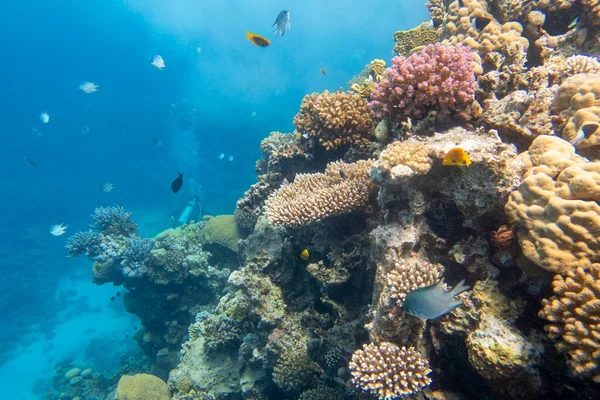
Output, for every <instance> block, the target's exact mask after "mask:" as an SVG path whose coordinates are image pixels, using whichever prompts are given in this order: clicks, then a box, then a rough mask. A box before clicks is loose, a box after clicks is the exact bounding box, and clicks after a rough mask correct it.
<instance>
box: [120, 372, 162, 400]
mask: <svg viewBox="0 0 600 400" xmlns="http://www.w3.org/2000/svg"><path fill="white" fill-rule="evenodd" d="M116 398H117V399H118V400H169V399H170V398H171V395H170V394H169V389H168V388H167V384H166V383H165V382H164V381H163V380H162V379H160V378H159V377H157V376H154V375H149V374H137V375H133V376H129V375H123V377H121V379H120V380H119V386H118V387H117V394H116Z"/></svg>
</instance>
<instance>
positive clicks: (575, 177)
mask: <svg viewBox="0 0 600 400" xmlns="http://www.w3.org/2000/svg"><path fill="white" fill-rule="evenodd" d="M524 158H525V163H526V164H527V165H529V166H530V167H531V168H530V169H529V171H527V172H526V174H525V176H524V178H523V182H522V183H521V186H520V187H519V189H518V190H516V191H514V192H512V193H511V194H510V196H509V199H508V202H507V203H506V207H505V210H506V213H507V214H508V217H509V219H510V220H511V221H512V222H513V223H515V224H517V226H518V227H519V231H518V237H519V242H520V244H521V248H522V250H523V254H524V255H525V256H526V257H527V258H528V259H530V260H531V261H533V262H535V263H536V264H537V265H539V266H540V267H542V268H544V269H546V270H549V271H552V272H555V273H560V274H565V273H567V272H568V271H570V270H575V269H577V268H579V267H582V268H589V267H590V265H591V264H592V263H593V262H594V261H596V260H598V255H599V254H600V205H599V204H598V202H599V201H600V162H589V161H588V160H587V159H585V158H583V157H580V156H578V155H576V154H575V148H574V147H573V146H571V145H570V144H569V143H567V142H565V141H564V140H562V139H559V138H557V137H553V136H539V137H537V138H536V139H535V140H534V141H533V143H532V144H531V147H530V148H529V151H528V153H526V154H525V156H524Z"/></svg>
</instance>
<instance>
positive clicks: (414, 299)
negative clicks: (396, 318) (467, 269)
mask: <svg viewBox="0 0 600 400" xmlns="http://www.w3.org/2000/svg"><path fill="white" fill-rule="evenodd" d="M443 287H444V279H443V278H442V280H440V281H439V282H438V283H437V284H435V285H431V286H427V287H424V288H420V289H415V290H413V291H412V292H410V293H408V294H407V295H406V298H405V299H404V309H405V310H406V312H407V313H409V314H410V315H413V316H415V317H419V318H423V319H436V318H438V317H441V316H442V315H446V314H448V313H449V312H450V311H452V310H454V309H455V308H456V307H458V306H461V305H462V304H463V303H462V301H460V300H455V299H454V296H456V295H457V294H461V293H462V292H464V291H465V290H468V289H470V286H466V285H465V280H464V279H463V280H462V281H460V282H459V283H458V284H457V285H456V286H454V288H453V289H452V290H448V291H445V290H444V289H443Z"/></svg>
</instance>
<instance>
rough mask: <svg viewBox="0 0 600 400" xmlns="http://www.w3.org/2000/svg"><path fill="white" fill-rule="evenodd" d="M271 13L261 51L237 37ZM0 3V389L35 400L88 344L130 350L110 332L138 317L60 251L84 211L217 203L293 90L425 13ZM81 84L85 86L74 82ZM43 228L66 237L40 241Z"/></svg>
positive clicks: (343, 65) (404, 8)
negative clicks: (89, 88) (39, 388)
mask: <svg viewBox="0 0 600 400" xmlns="http://www.w3.org/2000/svg"><path fill="white" fill-rule="evenodd" d="M282 9H289V10H290V13H291V31H289V32H287V33H286V35H285V36H284V37H280V38H277V39H273V40H272V45H271V46H270V47H268V48H259V47H256V46H253V45H252V44H251V43H250V42H249V41H247V40H246V39H245V31H246V30H250V31H252V32H256V33H258V34H262V35H264V36H267V37H271V24H272V23H273V21H274V20H275V17H276V16H277V14H278V13H279V12H280V11H281V10H282ZM0 11H1V13H0V15H1V17H0V48H1V49H2V63H1V65H0V71H1V73H0V93H2V97H1V98H0V123H1V132H2V134H1V136H0V137H1V139H2V143H1V149H2V157H0V164H1V170H2V171H3V172H2V175H1V177H0V180H1V182H0V201H1V204H0V205H1V210H2V214H1V215H2V223H1V224H0V232H2V236H1V237H2V240H1V241H0V257H1V259H2V261H1V262H0V271H1V273H2V279H0V320H1V321H2V329H1V330H0V388H1V389H0V392H2V394H3V395H2V398H11V399H13V398H14V399H22V398H23V399H29V398H38V397H37V396H34V394H33V393H32V385H33V384H34V382H35V381H36V380H39V379H42V380H43V379H49V378H51V375H52V374H53V366H54V364H55V363H57V362H58V361H60V360H62V359H64V358H65V357H73V358H75V359H79V360H81V361H82V362H83V363H86V362H87V363H89V364H90V365H91V364H94V366H97V365H98V364H99V362H98V357H94V356H93V353H94V350H93V349H94V347H93V345H94V343H95V344H98V343H102V341H106V340H109V341H112V342H113V343H118V345H116V346H115V348H114V349H113V352H112V353H111V356H114V358H115V360H116V359H117V358H119V357H120V355H122V354H126V353H127V352H131V351H135V350H136V349H135V343H134V342H133V341H132V340H130V339H129V340H128V339H127V338H125V336H126V335H128V333H127V332H130V330H131V329H133V327H135V326H136V324H137V321H136V320H135V318H134V317H133V316H131V315H129V314H127V313H126V312H125V311H124V309H123V307H122V305H119V304H117V303H115V302H111V301H110V297H111V296H114V295H115V293H116V292H117V291H118V290H119V289H118V288H115V287H109V286H104V287H100V286H95V285H93V284H92V283H91V273H90V267H91V265H90V263H89V261H87V260H85V259H84V258H80V259H68V258H66V252H65V249H64V245H65V240H66V238H67V237H68V236H69V234H72V233H74V232H76V231H79V230H85V229H87V227H88V225H89V224H90V217H89V215H90V213H91V212H92V211H93V210H94V208H96V207H98V206H110V205H122V206H124V207H125V209H126V210H128V211H130V212H132V213H133V215H134V219H135V220H136V221H137V222H138V223H139V224H140V234H141V235H142V236H149V235H155V234H156V233H158V232H160V231H161V230H163V229H166V228H169V227H170V215H171V213H172V212H173V210H174V209H176V208H177V207H180V206H181V205H182V204H185V202H187V201H188V200H189V199H190V198H191V197H192V196H194V195H197V194H198V193H199V194H200V196H201V198H202V205H203V209H204V213H206V214H212V215H217V214H231V213H233V211H234V207H235V202H236V201H237V199H238V198H240V197H241V196H242V194H243V193H244V191H245V190H247V189H248V187H249V186H250V185H251V184H252V183H254V181H255V172H254V168H255V162H256V160H257V159H258V158H260V152H259V143H260V140H261V139H262V138H264V137H266V136H267V135H268V134H269V132H271V131H275V130H277V131H282V132H290V131H292V130H293V124H292V121H293V117H294V115H295V113H296V112H297V111H298V108H299V105H300V102H301V100H302V97H303V96H304V95H305V94H308V93H312V92H315V91H317V92H321V91H323V90H325V89H329V90H337V89H338V88H340V87H344V88H345V87H346V82H347V80H348V79H349V78H350V77H352V76H354V75H356V74H357V73H358V72H360V71H361V70H362V68H363V67H364V65H365V64H367V63H368V62H369V61H371V60H372V59H374V58H384V59H389V58H390V57H391V49H392V47H393V41H392V34H393V32H395V31H396V30H399V29H409V28H411V27H413V26H415V25H416V23H417V22H421V21H426V20H427V18H428V17H427V12H426V9H425V7H423V2H422V1H414V0H411V1H397V0H380V1H378V2H377V4H376V5H373V2H369V1H358V0H352V1H348V0H346V1H328V2H323V1H321V0H294V1H287V2H280V1H277V2H276V1H267V0H256V1H254V2H240V1H235V0H210V1H198V0H181V1H172V0H86V1H81V0H61V1H55V2H49V1H39V0H36V1H31V0H22V1H14V2H4V3H3V5H2V6H0ZM155 54H160V55H161V56H162V57H163V59H164V60H165V64H166V67H165V68H164V69H162V70H159V69H157V68H155V67H153V66H152V65H151V64H150V63H151V61H152V58H153V56H154V55H155ZM321 68H324V69H326V70H327V72H328V75H326V76H324V75H322V74H321V73H319V69H321ZM85 81H91V82H94V83H96V84H97V85H99V88H98V91H97V92H95V93H89V94H87V93H84V92H82V91H81V90H79V89H78V87H79V85H80V84H81V83H83V82H85ZM44 111H46V112H47V113H48V114H49V116H50V121H49V123H47V124H44V123H42V121H41V120H40V117H39V116H40V114H41V113H42V112H44ZM88 130H89V132H87V131H88ZM84 132H87V134H84ZM160 142H162V143H164V144H163V145H161V146H158V145H157V144H158V143H160ZM221 153H223V154H224V155H225V157H223V158H222V159H219V154H221ZM229 156H233V160H232V161H228V158H229ZM25 157H28V158H29V159H31V160H34V161H35V162H36V163H37V164H38V165H37V166H32V165H30V164H28V163H27V162H26V161H25ZM179 172H183V173H184V179H185V181H184V187H183V189H182V190H181V192H179V193H177V194H173V193H172V192H171V190H170V188H169V185H170V183H171V181H172V180H173V179H174V178H175V177H177V174H178V173H179ZM104 182H111V183H113V184H114V190H112V191H111V192H109V193H105V192H103V191H101V190H100V188H101V185H102V184H103V183H104ZM60 223H63V224H67V225H68V231H67V234H66V235H63V236H58V237H55V236H52V235H51V234H50V233H49V229H50V227H51V226H52V225H54V224H60ZM90 346H92V347H90ZM99 347H100V348H102V346H99ZM103 354H105V353H103ZM115 362H116V361H115ZM105 364H106V365H102V368H111V367H112V366H113V364H114V363H113V364H111V360H105Z"/></svg>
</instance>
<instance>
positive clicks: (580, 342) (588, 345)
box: [539, 263, 600, 382]
mask: <svg viewBox="0 0 600 400" xmlns="http://www.w3.org/2000/svg"><path fill="white" fill-rule="evenodd" d="M552 288H553V292H554V293H553V296H552V297H550V299H544V300H543V301H542V304H543V306H544V307H543V308H542V309H541V310H540V312H539V316H540V317H541V318H544V319H546V320H548V322H549V323H548V324H547V325H546V327H545V329H546V331H547V332H548V336H550V337H551V338H552V339H558V340H559V341H558V343H557V344H556V347H557V348H558V350H560V351H561V352H564V353H567V354H568V357H569V365H570V366H571V368H572V369H573V371H574V372H575V374H577V375H580V376H582V377H591V378H592V379H593V380H594V381H595V382H600V339H599V338H600V264H596V263H594V264H592V265H591V266H589V267H588V268H587V270H586V269H584V268H583V267H578V268H576V269H573V270H571V271H567V273H566V274H565V276H561V275H556V276H555V277H554V281H553V282H552Z"/></svg>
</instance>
